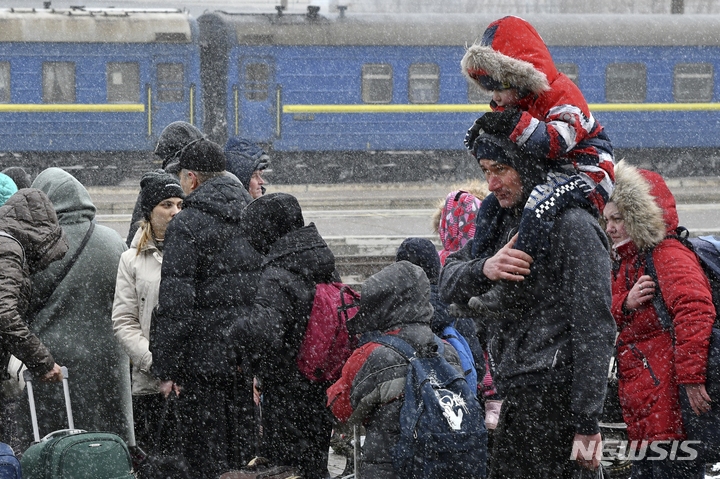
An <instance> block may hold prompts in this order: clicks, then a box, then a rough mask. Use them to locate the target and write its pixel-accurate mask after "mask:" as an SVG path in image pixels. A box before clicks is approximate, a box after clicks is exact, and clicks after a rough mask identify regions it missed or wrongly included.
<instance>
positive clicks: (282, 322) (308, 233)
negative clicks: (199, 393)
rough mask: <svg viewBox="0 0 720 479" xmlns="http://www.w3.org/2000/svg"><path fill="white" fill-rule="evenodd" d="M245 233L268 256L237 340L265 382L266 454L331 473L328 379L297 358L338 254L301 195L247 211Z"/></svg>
mask: <svg viewBox="0 0 720 479" xmlns="http://www.w3.org/2000/svg"><path fill="white" fill-rule="evenodd" d="M241 223H242V228H243V232H244V235H245V236H246V237H247V238H248V241H250V244H251V245H252V246H253V247H254V248H255V249H256V250H257V251H258V253H260V254H262V255H263V261H262V273H261V277H260V282H259V283H258V290H257V295H256V296H255V304H254V306H253V309H252V314H251V315H250V317H249V318H248V319H247V321H245V322H244V323H243V324H241V325H240V327H239V332H238V335H237V340H238V341H240V342H242V343H246V347H247V348H248V349H250V350H252V351H253V356H254V362H255V363H256V368H255V370H256V375H257V376H258V377H259V378H260V379H261V380H262V384H263V420H264V421H265V426H264V433H265V436H266V440H265V444H264V447H265V452H264V454H265V455H266V457H268V458H269V459H270V460H271V461H272V462H274V463H276V464H282V465H288V466H294V467H298V468H299V469H300V474H301V475H302V476H303V477H305V478H308V479H323V478H325V477H327V474H328V472H327V461H328V448H329V446H330V433H331V430H332V420H331V419H332V418H331V417H330V415H329V413H328V412H327V410H326V408H325V389H326V388H327V387H328V386H329V384H326V383H318V382H312V381H310V380H308V379H307V378H306V377H305V376H304V375H302V374H301V373H300V371H299V370H298V367H297V363H296V357H297V354H298V351H299V350H300V344H301V343H302V340H303V338H304V336H305V329H306V328H307V322H308V318H309V317H310V311H311V310H312V306H313V301H314V298H315V288H316V285H317V284H318V283H328V282H332V281H337V276H336V272H335V256H334V255H333V253H332V251H330V248H329V247H328V246H327V244H326V243H325V241H324V240H323V239H322V237H321V236H320V234H319V233H318V231H317V228H315V225H314V224H312V223H311V224H309V225H307V226H305V221H304V219H303V216H302V210H301V208H300V204H299V203H298V201H297V199H296V198H295V197H294V196H292V195H288V194H285V193H271V194H269V195H264V196H261V197H260V198H258V199H256V200H254V201H253V202H252V203H250V204H249V205H248V206H247V208H245V210H244V211H243V212H242V216H241Z"/></svg>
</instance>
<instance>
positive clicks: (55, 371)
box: [40, 363, 63, 383]
mask: <svg viewBox="0 0 720 479" xmlns="http://www.w3.org/2000/svg"><path fill="white" fill-rule="evenodd" d="M40 380H41V381H44V382H46V383H59V382H61V381H62V380H63V373H62V369H60V365H58V364H57V363H55V364H53V368H52V369H51V370H50V371H48V372H47V373H46V374H45V375H44V376H43V377H41V378H40Z"/></svg>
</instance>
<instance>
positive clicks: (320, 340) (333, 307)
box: [297, 283, 360, 382]
mask: <svg viewBox="0 0 720 479" xmlns="http://www.w3.org/2000/svg"><path fill="white" fill-rule="evenodd" d="M358 299H360V295H359V294H358V293H357V292H355V291H353V289H352V288H350V287H349V286H346V285H344V284H343V283H319V284H318V285H317V286H316V287H315V300H314V301H313V306H312V310H311V311H310V318H309V319H308V323H307V328H306V329H305V337H304V338H303V341H302V344H301V345H300V352H299V353H298V356H297V366H298V369H299V370H300V372H301V373H303V375H304V376H305V377H306V378H308V379H309V380H311V381H315V382H325V381H337V380H338V379H340V376H341V374H342V367H343V365H344V364H345V361H347V360H348V358H349V357H350V355H351V354H352V352H353V347H352V344H351V343H352V341H351V340H350V336H349V335H348V331H347V326H346V323H347V321H348V320H349V319H350V318H352V317H353V316H355V314H356V313H357V310H358V305H357V300H358Z"/></svg>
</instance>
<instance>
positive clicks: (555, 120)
mask: <svg viewBox="0 0 720 479" xmlns="http://www.w3.org/2000/svg"><path fill="white" fill-rule="evenodd" d="M461 66H462V71H463V74H464V75H465V76H466V77H467V78H468V79H469V80H470V81H473V82H476V83H478V84H479V85H480V87H481V88H483V84H482V82H479V81H478V80H479V79H481V78H482V77H484V76H487V77H490V78H491V79H492V80H493V81H495V82H497V83H499V84H508V85H511V86H514V87H516V88H518V89H519V91H520V92H521V94H522V93H526V95H525V96H524V97H523V98H522V99H521V100H520V102H519V104H518V107H519V108H520V110H521V111H522V115H521V117H520V119H519V121H518V122H517V124H516V125H515V128H514V129H513V130H512V132H511V133H510V135H509V136H510V139H511V140H512V141H514V142H515V143H517V144H518V145H519V146H520V147H522V149H523V151H525V152H527V153H529V154H531V155H532V156H534V157H536V158H542V159H550V160H558V161H559V163H560V164H567V163H570V162H574V163H576V164H579V165H580V166H581V170H582V171H583V172H584V173H586V174H588V176H590V177H591V178H592V179H593V181H594V182H596V183H602V184H603V189H604V190H606V191H607V192H612V178H613V148H612V145H611V143H610V139H609V138H608V136H607V135H606V133H605V131H604V130H603V127H602V126H601V125H600V123H598V122H597V121H596V120H595V118H594V117H593V115H592V114H591V113H590V109H589V108H588V105H587V102H586V101H585V97H584V96H583V94H582V92H581V91H580V89H579V88H578V87H577V85H575V84H574V83H573V82H572V80H570V79H569V78H568V77H567V76H566V75H564V74H562V73H560V72H559V71H558V70H557V68H556V67H555V63H554V62H553V59H552V56H551V55H550V51H549V50H548V48H547V46H546V45H545V42H543V39H542V38H541V37H540V35H539V34H538V32H537V31H536V30H535V28H533V26H532V25H530V24H529V23H528V22H527V21H525V20H523V19H522V18H519V17H514V16H508V17H504V18H501V19H499V20H496V21H495V22H493V23H491V24H490V25H489V26H488V27H487V29H486V30H485V33H484V35H483V38H482V41H481V42H480V43H479V44H475V45H472V46H471V47H469V48H468V50H467V52H466V53H465V56H464V57H463V59H462V61H461ZM490 106H491V108H492V109H493V110H498V109H502V108H500V107H498V106H497V105H496V104H495V103H494V102H491V103H490Z"/></svg>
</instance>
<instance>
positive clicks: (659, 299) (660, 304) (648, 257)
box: [645, 248, 673, 332]
mask: <svg viewBox="0 0 720 479" xmlns="http://www.w3.org/2000/svg"><path fill="white" fill-rule="evenodd" d="M654 250H655V248H652V249H650V250H649V251H648V252H647V253H645V273H647V275H648V276H650V277H651V278H652V280H653V282H654V283H655V284H656V285H657V287H656V288H655V295H654V296H653V299H652V302H653V306H654V307H655V310H656V311H657V314H658V319H659V321H660V326H662V328H663V329H664V330H665V331H670V332H673V330H672V324H673V322H672V318H671V317H670V311H668V309H667V305H666V304H665V299H664V298H663V295H662V291H661V290H660V282H659V281H658V276H657V270H656V269H655V262H654V261H653V257H652V255H653V251H654Z"/></svg>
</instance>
